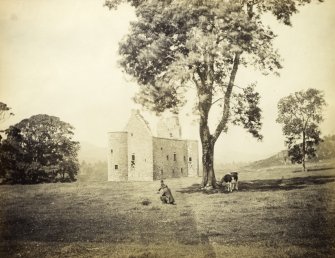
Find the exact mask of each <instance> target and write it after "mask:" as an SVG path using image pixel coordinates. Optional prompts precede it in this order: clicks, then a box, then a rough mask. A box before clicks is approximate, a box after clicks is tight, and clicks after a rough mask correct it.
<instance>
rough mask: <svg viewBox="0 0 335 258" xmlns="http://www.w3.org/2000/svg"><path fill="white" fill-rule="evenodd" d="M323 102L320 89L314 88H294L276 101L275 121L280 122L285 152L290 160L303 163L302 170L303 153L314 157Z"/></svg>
mask: <svg viewBox="0 0 335 258" xmlns="http://www.w3.org/2000/svg"><path fill="white" fill-rule="evenodd" d="M325 105H326V102H325V100H324V96H323V93H322V92H321V91H319V90H317V89H308V90H302V91H299V92H295V93H293V94H290V95H289V96H287V97H284V98H282V99H281V100H280V101H279V102H278V117H277V120H276V121H277V122H278V123H281V124H282V125H283V133H284V135H285V137H286V144H287V146H288V155H289V156H290V157H291V160H292V161H293V162H297V163H302V166H303V170H304V171H305V170H306V164H305V161H306V157H309V158H312V157H314V156H315V153H316V146H317V145H318V144H319V143H320V142H321V138H320V134H321V132H320V130H319V123H320V122H321V121H322V120H323V117H322V111H323V107H324V106H325Z"/></svg>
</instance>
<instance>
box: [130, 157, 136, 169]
mask: <svg viewBox="0 0 335 258" xmlns="http://www.w3.org/2000/svg"><path fill="white" fill-rule="evenodd" d="M130 166H131V168H135V154H132V155H131V161H130Z"/></svg>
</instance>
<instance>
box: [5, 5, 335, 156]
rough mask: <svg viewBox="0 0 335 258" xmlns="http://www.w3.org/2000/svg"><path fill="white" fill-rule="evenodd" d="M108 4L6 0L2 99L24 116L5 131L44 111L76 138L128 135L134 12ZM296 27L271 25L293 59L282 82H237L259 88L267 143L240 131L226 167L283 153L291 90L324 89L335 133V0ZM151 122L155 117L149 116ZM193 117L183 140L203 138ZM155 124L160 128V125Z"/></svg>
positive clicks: (247, 76) (300, 18) (227, 140)
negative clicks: (128, 46) (282, 116)
mask: <svg viewBox="0 0 335 258" xmlns="http://www.w3.org/2000/svg"><path fill="white" fill-rule="evenodd" d="M103 2H104V1H103V0H99V1H98V0H84V1H83V0H48V1H44V0H29V1H26V0H0V51H1V52H0V101H2V102H5V103H6V104H8V105H9V106H10V107H11V108H12V111H13V112H14V113H15V116H14V117H12V118H10V119H8V120H7V121H6V122H5V123H3V124H1V125H0V126H1V129H4V128H7V127H8V125H10V124H14V123H17V122H19V121H21V120H22V119H24V118H28V117H30V116H32V115H36V114H41V113H45V114H49V115H54V116H58V117H60V118H61V119H62V120H63V121H66V122H69V123H71V124H72V125H73V126H74V127H75V128H76V130H75V133H76V138H77V139H78V140H80V141H86V142H90V143H92V144H95V145H97V146H102V147H105V146H106V144H107V132H108V131H114V130H122V129H123V127H124V125H125V123H126V121H127V119H128V117H129V114H130V110H131V109H132V108H134V107H135V105H134V104H133V102H132V100H131V98H132V96H133V95H134V93H135V91H136V85H134V84H133V83H131V82H130V81H129V79H127V77H126V76H124V75H123V74H122V73H121V70H120V68H118V66H117V60H118V55H117V48H118V42H119V41H120V39H121V38H122V37H123V36H124V35H125V34H126V33H127V28H128V25H129V20H131V19H134V18H135V17H134V13H133V10H132V9H131V8H130V7H127V6H122V7H121V8H120V9H119V10H118V11H116V12H115V11H113V12H112V11H109V10H108V9H107V8H106V7H103ZM292 21H293V27H287V26H283V25H279V24H278V23H277V22H274V21H273V20H271V19H269V21H268V22H269V24H270V25H271V26H272V27H273V28H274V30H275V32H276V33H277V34H278V38H277V39H276V42H275V43H276V47H277V48H278V49H279V52H280V54H281V56H282V58H283V59H284V61H283V62H282V64H283V66H284V69H282V71H281V76H280V77H275V76H267V77H263V76H261V75H260V74H258V73H256V72H253V71H251V72H250V71H249V72H247V71H242V70H239V71H238V74H237V77H238V81H237V83H238V84H240V85H242V86H243V85H245V84H246V83H250V82H255V81H257V82H258V86H257V89H258V91H260V93H261V96H262V100H261V106H262V108H263V118H264V119H263V130H262V133H263V135H264V140H263V142H257V141H256V140H255V139H253V138H252V137H251V136H250V135H248V134H247V133H246V132H245V131H244V130H243V129H240V128H235V127H231V128H230V129H229V132H228V134H226V135H222V136H221V138H220V139H219V141H218V143H217V146H216V150H215V152H216V157H217V158H220V161H222V162H231V161H245V160H253V159H259V158H264V157H267V156H268V155H271V154H274V153H276V152H278V151H280V150H282V149H284V137H283V136H282V132H281V127H280V125H278V124H276V123H275V119H276V116H277V102H278V100H279V99H280V98H282V97H284V96H287V95H288V94H290V93H292V92H295V91H299V90H301V89H307V88H310V87H313V88H318V89H320V90H323V91H324V92H325V96H326V101H327V103H328V106H327V109H326V111H325V122H324V123H323V124H322V125H321V129H322V132H323V135H327V134H335V123H334V121H333V119H334V117H335V116H334V114H335V104H334V101H333V100H334V99H335V90H334V79H335V74H334V73H335V52H334V50H333V48H334V46H335V44H334V42H335V33H334V28H335V1H333V0H328V1H326V3H323V4H312V5H309V6H307V7H304V8H302V9H301V11H300V13H299V14H297V15H295V16H294V17H293V19H292ZM144 116H145V117H146V118H147V119H148V120H149V122H151V123H154V122H155V118H154V117H153V116H151V115H148V114H144ZM192 119H193V118H192V117H190V116H185V115H182V116H181V120H182V125H183V129H184V130H183V135H184V136H185V137H186V138H197V137H198V127H197V124H196V123H194V122H192ZM152 127H153V128H154V127H155V126H152Z"/></svg>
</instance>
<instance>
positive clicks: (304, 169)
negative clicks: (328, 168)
mask: <svg viewBox="0 0 335 258" xmlns="http://www.w3.org/2000/svg"><path fill="white" fill-rule="evenodd" d="M305 156H306V134H305V131H303V132H302V169H303V171H306V164H305V162H306V161H305Z"/></svg>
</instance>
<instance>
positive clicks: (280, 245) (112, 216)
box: [0, 164, 335, 257]
mask: <svg viewBox="0 0 335 258" xmlns="http://www.w3.org/2000/svg"><path fill="white" fill-rule="evenodd" d="M239 172H240V185H239V187H240V190H239V191H236V192H233V193H229V194H228V193H225V192H224V191H211V192H202V191H200V190H199V183H200V181H201V179H199V178H182V179H169V180H166V183H167V185H168V186H169V187H170V188H171V189H172V193H173V194H174V197H175V199H176V202H177V205H163V204H161V203H160V200H159V195H158V194H157V193H156V192H157V189H158V188H159V182H149V183H148V182H146V183H145V182H136V183H131V182H123V183H117V182H103V183H101V182H76V183H72V184H60V183H59V184H42V185H14V186H5V185H2V186H0V202H1V211H0V230H1V233H0V257H334V256H335V202H334V200H335V169H334V168H333V166H332V165H331V166H330V165H329V164H323V165H318V166H315V167H313V168H312V169H311V170H310V171H308V172H300V169H299V168H298V167H292V166H287V167H273V168H268V169H259V170H243V169H242V170H240V171H239ZM222 175H223V172H222V171H221V172H220V171H219V172H218V177H220V176H222ZM143 201H148V202H149V204H148V205H143V204H142V202H143Z"/></svg>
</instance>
